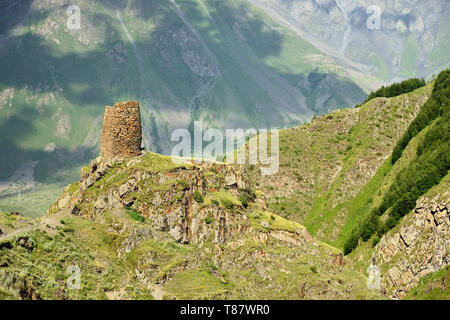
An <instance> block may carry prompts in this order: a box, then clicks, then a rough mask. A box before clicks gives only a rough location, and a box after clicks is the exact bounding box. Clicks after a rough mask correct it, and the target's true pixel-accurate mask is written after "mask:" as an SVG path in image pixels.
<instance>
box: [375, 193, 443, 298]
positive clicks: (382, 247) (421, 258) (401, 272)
mask: <svg viewBox="0 0 450 320" xmlns="http://www.w3.org/2000/svg"><path fill="white" fill-rule="evenodd" d="M449 248H450V198H449V197H448V194H447V200H446V201H436V200H434V199H427V198H422V199H420V200H419V201H418V203H417V205H416V208H415V209H414V211H413V212H411V213H410V214H409V215H408V216H407V217H406V218H405V220H404V221H403V223H402V224H401V226H400V227H399V228H397V229H395V230H393V231H392V232H390V233H389V234H388V235H386V236H384V237H383V238H382V239H381V241H380V243H379V244H378V245H377V246H376V248H375V251H374V253H373V255H372V257H373V258H375V260H376V261H377V264H378V265H380V266H383V267H382V270H383V277H384V280H385V281H382V282H381V285H382V290H383V291H384V292H386V293H387V294H388V295H390V296H391V297H393V298H402V297H403V296H404V295H405V294H406V293H407V291H408V290H409V289H411V288H412V287H414V286H416V285H417V283H418V282H419V280H420V279H421V278H423V277H425V276H426V275H428V274H430V273H434V272H436V271H439V270H441V269H442V268H444V267H445V266H447V265H449V264H450V252H449Z"/></svg>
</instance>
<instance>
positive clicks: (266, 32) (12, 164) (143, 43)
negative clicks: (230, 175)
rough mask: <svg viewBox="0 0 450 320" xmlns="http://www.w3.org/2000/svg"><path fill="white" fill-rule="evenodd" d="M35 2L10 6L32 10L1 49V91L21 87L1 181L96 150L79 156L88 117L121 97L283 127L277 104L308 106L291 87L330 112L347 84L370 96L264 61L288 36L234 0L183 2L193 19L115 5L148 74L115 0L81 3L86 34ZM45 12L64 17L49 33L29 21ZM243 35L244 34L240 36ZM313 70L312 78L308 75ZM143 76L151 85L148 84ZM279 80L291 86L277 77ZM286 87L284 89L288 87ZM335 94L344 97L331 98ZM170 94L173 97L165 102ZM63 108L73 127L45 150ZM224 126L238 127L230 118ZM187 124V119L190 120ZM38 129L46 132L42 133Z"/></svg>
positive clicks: (3, 123)
mask: <svg viewBox="0 0 450 320" xmlns="http://www.w3.org/2000/svg"><path fill="white" fill-rule="evenodd" d="M2 4H3V5H4V4H5V3H2ZM30 4H31V1H24V2H21V4H20V5H18V7H10V8H9V9H8V10H9V11H8V12H10V13H11V14H12V15H14V14H16V15H17V16H20V17H23V16H25V15H26V14H27V13H26V12H28V16H27V19H26V21H25V24H24V26H25V31H24V33H23V34H22V35H15V36H14V35H11V36H10V37H9V38H8V39H7V40H5V41H4V42H3V43H2V46H1V49H0V69H1V70H2V72H1V73H0V90H3V89H6V88H14V89H15V93H14V98H13V99H12V106H11V107H9V106H4V107H3V109H0V134H1V137H2V138H1V140H0V144H1V147H2V148H3V150H7V152H6V155H5V156H2V157H1V158H0V166H1V168H2V169H1V172H0V179H5V178H7V177H9V176H10V175H11V174H12V173H13V172H14V170H15V168H17V165H18V164H19V163H20V162H24V161H28V160H39V161H40V162H39V165H38V168H37V172H38V175H37V180H38V181H45V180H46V179H47V178H48V177H50V176H51V175H52V174H53V172H54V170H55V169H56V168H61V167H62V168H67V167H70V166H71V165H72V163H73V162H72V160H74V159H75V160H77V161H78V160H79V161H87V159H88V157H91V156H93V155H94V153H95V152H96V150H95V149H92V148H91V149H88V153H87V154H86V155H82V154H81V155H80V154H79V153H80V152H81V153H83V152H84V151H83V150H84V149H82V148H78V149H77V148H75V149H73V148H72V147H74V146H76V145H80V144H81V141H82V140H83V136H86V135H87V131H88V130H89V126H88V123H91V122H92V121H93V119H94V118H96V117H99V116H101V114H102V113H103V111H104V106H105V105H112V104H113V103H114V102H116V101H119V100H125V99H127V100H131V99H135V100H141V101H144V102H143V103H142V105H143V106H144V107H145V108H148V110H151V111H152V112H153V111H154V112H155V114H158V113H159V112H160V111H167V110H173V111H177V110H180V109H183V108H185V109H188V111H189V112H190V111H191V110H189V108H192V109H193V110H195V109H197V110H206V111H207V112H211V113H213V114H214V116H215V117H221V118H222V119H225V120H224V121H233V120H227V117H229V118H232V117H231V116H230V112H231V113H233V112H235V111H239V114H238V115H237V116H236V117H237V118H239V120H241V119H245V121H246V122H242V123H248V125H253V126H258V125H261V123H265V124H266V125H267V126H275V125H276V123H278V125H281V124H282V122H281V121H282V119H281V116H280V112H281V111H280V110H279V109H282V108H284V109H283V110H288V111H289V112H292V113H295V112H298V113H300V112H306V111H305V110H306V109H305V110H303V109H302V108H301V107H300V106H298V102H296V101H297V100H295V99H293V98H292V96H293V94H292V92H294V91H295V92H294V93H295V94H297V92H300V93H299V95H300V94H304V95H307V98H308V99H310V100H311V101H310V102H308V101H306V104H307V106H308V107H310V108H311V109H312V110H316V111H317V112H320V113H324V112H326V110H322V109H320V108H319V109H317V107H316V104H317V102H316V101H318V100H317V97H316V96H321V97H322V96H324V97H326V98H327V99H328V102H326V101H325V102H324V103H325V105H326V103H328V104H329V105H328V106H329V107H332V106H331V105H330V104H331V103H334V102H335V101H336V103H341V102H342V101H344V100H345V97H347V96H348V91H349V90H355V92H356V93H355V97H356V96H359V95H361V98H363V96H364V93H363V91H362V90H361V89H359V90H357V89H358V86H357V85H356V84H354V83H352V82H350V81H348V80H346V79H341V78H340V77H339V76H337V75H334V74H322V73H321V72H320V71H314V72H315V73H314V74H312V73H311V72H312V71H311V72H309V73H307V74H302V73H293V72H288V71H280V70H278V69H277V68H276V67H273V66H271V65H269V64H268V63H267V62H266V59H267V58H269V57H279V56H280V55H281V50H282V44H283V41H284V38H285V36H284V34H283V33H281V32H280V31H279V30H275V29H273V28H271V27H267V25H266V23H265V21H264V20H261V19H260V18H259V17H258V16H254V15H252V14H251V13H249V12H248V10H247V8H246V7H245V6H243V5H237V4H235V3H234V2H225V1H220V2H217V3H216V2H213V3H208V12H207V13H206V11H205V9H204V8H202V7H201V6H200V4H199V3H198V2H197V1H192V0H191V1H177V4H178V5H179V6H180V8H181V9H182V13H183V14H184V15H185V18H186V19H187V20H188V22H189V25H187V24H186V21H184V20H183V19H182V17H180V16H179V12H178V11H177V10H176V8H175V7H174V5H173V4H172V3H171V2H169V1H164V2H163V3H160V2H157V1H136V2H133V3H132V4H128V5H125V4H123V3H121V2H120V3H117V6H118V10H119V11H120V12H121V14H122V17H123V19H124V22H125V24H127V26H128V29H130V33H131V35H132V36H133V37H134V42H135V45H136V48H137V50H138V51H139V53H140V54H141V56H142V58H143V67H144V68H145V70H146V73H145V74H143V75H142V74H141V77H140V75H139V72H141V70H140V69H139V66H138V64H139V63H138V58H137V57H136V55H135V52H134V50H133V47H132V46H131V44H130V42H129V41H128V39H127V35H126V34H125V32H124V30H123V29H122V27H121V25H120V23H119V21H118V19H117V17H116V15H115V12H114V8H113V4H111V3H110V2H109V1H102V2H96V6H100V5H101V6H102V10H101V11H100V10H98V11H89V10H86V9H84V8H82V12H87V13H86V16H83V17H84V19H86V20H85V21H86V24H87V26H86V27H83V28H85V29H83V28H82V30H81V31H77V30H71V31H68V30H66V27H65V25H64V21H65V19H66V17H65V16H63V17H59V16H58V17H54V16H52V15H53V12H52V11H46V10H43V11H33V10H29V7H30ZM92 8H95V6H92ZM5 12H6V11H5ZM132 13H133V14H132ZM48 18H52V19H54V21H56V22H57V26H56V27H55V29H54V31H52V33H49V34H47V35H45V36H43V35H40V34H37V33H36V32H31V31H30V30H29V26H31V25H36V24H37V23H38V22H41V21H44V20H45V19H48ZM89 19H91V20H89ZM148 20H151V21H152V22H155V25H154V26H153V28H152V30H151V32H149V33H148V34H142V33H139V32H138V31H136V30H138V27H139V26H140V25H141V24H144V23H146V22H147V21H148ZM156 22H159V23H156ZM237 22H239V25H242V27H241V28H242V29H243V30H245V32H246V34H245V35H241V36H240V35H239V34H240V33H239V32H240V31H239V30H241V29H239V27H237V26H238V24H237ZM2 26H3V24H2ZM13 27H14V25H13V24H12V25H8V26H6V24H5V25H4V26H3V27H2V28H3V29H0V30H1V31H2V33H6V32H7V31H9V30H11V29H12V28H13ZM27 27H28V28H27ZM191 27H192V28H193V29H191ZM97 31H98V32H100V31H101V40H99V41H98V43H95V42H94V41H90V42H86V43H88V44H86V43H84V44H83V43H82V42H80V39H82V40H83V39H84V38H83V37H87V36H88V35H90V33H89V32H92V33H93V34H94V33H95V32H97ZM77 32H79V33H77ZM236 37H241V39H240V40H239V39H238V40H236ZM55 39H56V40H55ZM58 39H59V40H58ZM308 50H312V49H308ZM122 59H123V60H125V61H124V62H123V60H122ZM189 59H191V60H189ZM196 59H197V60H199V59H200V61H201V62H202V63H203V64H202V65H201V66H202V67H203V66H206V67H209V66H210V65H214V64H215V63H217V71H214V70H213V69H214V68H212V69H211V70H213V71H211V72H212V75H210V76H208V75H207V76H204V75H199V74H201V72H204V70H202V69H201V68H200V70H195V71H196V72H198V74H196V73H194V72H193V71H192V68H194V67H195V65H194V66H190V65H188V63H189V61H195V62H197V60H196ZM186 61H187V62H186ZM308 75H309V76H308ZM308 77H314V79H315V80H314V81H309V80H310V79H309V80H308ZM140 78H142V79H144V81H145V83H141V81H140V80H139V79H140ZM316 78H317V79H318V80H317V79H316ZM274 79H275V80H274ZM276 79H282V80H283V81H285V83H281V82H280V83H278V81H276ZM305 79H306V80H307V81H308V85H309V88H306V89H305V88H304V87H302V86H303V85H302V83H303V82H304V81H305ZM329 83H334V85H335V86H336V88H338V89H339V88H340V89H339V90H342V92H331V91H329V90H328V89H327V85H328V84H329ZM142 85H145V86H148V87H146V88H144V89H146V90H148V91H149V92H150V93H151V95H152V96H151V98H150V99H149V101H150V102H147V100H146V99H147V97H142V92H143V91H145V90H141V89H142V88H141V86H142ZM280 88H282V89H283V90H284V89H285V88H287V89H286V90H285V91H286V92H282V91H283V90H280ZM203 89H204V91H202V90H203ZM327 90H328V91H327ZM277 91H279V92H277ZM307 91H308V92H307ZM0 92H1V91H0ZM50 93H55V94H56V98H55V101H54V102H52V103H48V104H45V103H44V105H43V108H41V109H39V110H38V108H37V106H36V101H37V99H39V98H40V97H41V96H42V95H46V94H50ZM333 95H337V96H339V97H338V98H333ZM355 97H352V99H354V98H355ZM167 101H170V102H173V103H170V104H169V103H164V102H167ZM229 101H231V102H232V103H231V105H229ZM191 102H192V103H191ZM236 106H239V108H241V107H240V106H242V109H243V110H235V109H233V107H234V108H236ZM327 108H328V107H327ZM59 109H61V110H62V112H64V113H66V114H68V115H69V116H70V117H69V118H70V121H69V124H70V125H71V127H72V131H70V134H69V136H68V137H66V138H64V137H56V138H55V139H56V140H55V142H56V145H57V149H56V150H55V151H54V152H46V151H44V150H43V149H44V147H45V145H46V143H47V142H49V141H52V140H49V139H53V138H52V136H53V135H54V132H55V131H56V129H57V126H58V125H59V124H58V123H54V122H56V120H52V119H54V118H55V115H56V114H58V112H59ZM230 110H231V111H230ZM227 112H228V114H227ZM193 114H194V117H193V119H194V120H199V119H201V117H202V114H201V112H200V113H193ZM232 116H233V114H232ZM170 120H172V119H166V121H170ZM191 120H192V119H191ZM226 123H227V124H228V125H230V126H231V125H233V122H226ZM242 123H239V125H242ZM188 125H189V124H188V122H186V127H187V126H188ZM144 126H145V127H144V128H143V129H144V131H145V130H150V129H149V123H146V122H144ZM161 126H162V125H161ZM162 130H163V129H162V128H158V130H157V131H162ZM40 136H42V137H43V138H42V139H38V137H40Z"/></svg>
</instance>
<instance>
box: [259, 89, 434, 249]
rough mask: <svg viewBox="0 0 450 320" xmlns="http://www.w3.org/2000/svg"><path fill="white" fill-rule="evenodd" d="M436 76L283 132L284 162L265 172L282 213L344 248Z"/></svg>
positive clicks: (271, 195)
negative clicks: (276, 169) (421, 84)
mask: <svg viewBox="0 0 450 320" xmlns="http://www.w3.org/2000/svg"><path fill="white" fill-rule="evenodd" d="M432 89H433V83H430V84H428V85H427V86H425V87H422V88H419V89H417V90H415V91H413V92H410V93H406V94H402V95H399V96H396V97H392V98H375V99H373V100H370V101H368V102H366V103H365V104H363V105H362V106H361V107H359V108H354V109H345V110H339V111H335V112H333V113H331V114H329V115H326V116H323V117H319V118H316V119H314V120H313V121H312V122H311V123H310V124H307V125H304V126H300V127H297V128H292V129H286V130H282V131H281V132H280V170H279V173H278V174H277V175H274V176H271V177H262V178H260V177H258V178H257V179H258V183H259V184H260V186H261V187H262V188H263V189H264V191H265V193H266V195H267V198H268V199H270V200H269V202H270V207H271V208H272V209H273V210H274V211H275V212H276V213H277V214H279V215H281V216H283V217H287V218H289V219H292V220H296V221H299V222H301V223H302V224H304V225H305V226H306V227H307V228H308V231H309V232H311V233H312V234H313V235H315V236H317V237H318V238H319V239H322V240H324V241H327V242H328V243H331V244H333V245H336V246H338V247H340V248H344V244H345V242H346V241H347V239H348V237H350V235H351V233H352V230H353V228H354V227H355V226H357V225H359V224H360V223H361V219H363V218H365V217H366V216H367V214H368V213H369V212H370V210H371V208H372V207H373V205H374V203H377V197H378V193H379V192H381V191H380V188H381V187H382V185H383V183H384V182H385V181H391V180H387V179H393V178H392V177H391V176H390V175H389V172H391V171H392V170H393V165H392V162H391V160H390V154H391V153H392V151H393V149H394V146H395V145H396V143H397V141H398V140H399V139H400V138H401V136H402V135H403V134H404V132H405V131H406V129H407V128H408V126H409V124H410V123H411V122H412V121H413V120H414V118H415V117H416V115H417V114H418V113H419V111H420V110H421V108H422V106H423V105H424V104H425V102H426V101H427V100H428V98H429V96H430V94H431V91H432Z"/></svg>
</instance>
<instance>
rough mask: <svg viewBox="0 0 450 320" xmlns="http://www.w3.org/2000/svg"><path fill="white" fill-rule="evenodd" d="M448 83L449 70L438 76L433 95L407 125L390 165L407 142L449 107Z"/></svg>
mask: <svg viewBox="0 0 450 320" xmlns="http://www.w3.org/2000/svg"><path fill="white" fill-rule="evenodd" d="M449 83H450V69H449V70H446V71H443V72H441V73H440V74H439V76H438V78H437V79H436V82H435V84H434V88H433V93H432V95H431V97H430V98H429V99H428V101H427V102H426V103H425V105H424V106H423V107H422V109H421V110H420V112H419V114H418V115H417V117H416V118H415V119H414V121H413V122H412V123H411V124H410V125H409V127H408V129H407V131H406V132H405V134H404V135H403V136H402V138H401V139H400V140H399V141H398V143H397V145H396V146H395V147H394V151H393V152H392V163H395V162H396V161H397V160H398V159H399V158H400V157H401V155H402V152H403V149H405V147H406V146H407V145H408V143H409V141H410V140H411V139H412V138H413V137H414V136H415V135H416V134H417V133H419V132H420V131H421V130H423V128H425V127H426V126H427V125H429V124H430V123H431V121H433V120H434V119H436V117H438V116H439V115H440V114H442V113H443V110H444V109H445V108H448V107H449V104H450V96H449V90H450V89H449Z"/></svg>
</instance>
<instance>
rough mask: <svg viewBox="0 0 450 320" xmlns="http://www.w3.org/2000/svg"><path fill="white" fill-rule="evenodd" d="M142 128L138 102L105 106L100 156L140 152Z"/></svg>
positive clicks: (126, 155) (118, 155) (117, 155)
mask: <svg viewBox="0 0 450 320" xmlns="http://www.w3.org/2000/svg"><path fill="white" fill-rule="evenodd" d="M141 142H142V128H141V115H140V110H139V103H138V102H137V101H128V102H117V103H116V104H114V106H112V107H106V108H105V116H104V118H103V129H102V142H101V156H102V158H114V157H117V158H124V157H135V156H138V155H140V154H141Z"/></svg>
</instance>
